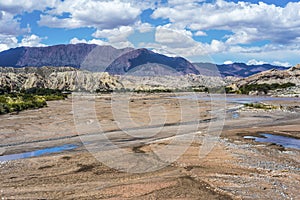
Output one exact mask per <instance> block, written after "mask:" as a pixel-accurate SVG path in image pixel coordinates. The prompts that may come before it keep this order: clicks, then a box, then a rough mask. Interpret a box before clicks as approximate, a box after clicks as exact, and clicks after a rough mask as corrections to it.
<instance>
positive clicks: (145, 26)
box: [135, 22, 154, 33]
mask: <svg viewBox="0 0 300 200" xmlns="http://www.w3.org/2000/svg"><path fill="white" fill-rule="evenodd" d="M135 28H136V29H137V30H138V31H139V32H140V33H147V32H150V31H152V30H153V29H154V27H153V26H152V25H151V24H149V23H141V22H137V23H136V24H135Z"/></svg>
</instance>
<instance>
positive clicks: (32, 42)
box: [19, 34, 46, 47]
mask: <svg viewBox="0 0 300 200" xmlns="http://www.w3.org/2000/svg"><path fill="white" fill-rule="evenodd" d="M42 40H43V38H40V37H39V36H37V35H34V34H33V35H27V36H24V38H23V39H22V41H21V43H20V44H19V46H29V47H43V46H46V45H44V44H42V43H41V41H42Z"/></svg>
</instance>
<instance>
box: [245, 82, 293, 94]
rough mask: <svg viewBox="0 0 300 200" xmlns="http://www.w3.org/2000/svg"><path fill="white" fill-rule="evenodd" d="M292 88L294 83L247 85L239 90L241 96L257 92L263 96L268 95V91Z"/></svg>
mask: <svg viewBox="0 0 300 200" xmlns="http://www.w3.org/2000/svg"><path fill="white" fill-rule="evenodd" d="M293 86H295V84H294V83H283V84H278V83H273V84H267V83H263V84H249V85H244V86H242V87H241V88H240V92H241V93H242V94H249V93H250V92H251V91H258V92H263V93H265V94H268V92H269V90H277V89H284V88H289V87H293Z"/></svg>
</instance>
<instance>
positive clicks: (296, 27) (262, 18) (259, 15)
mask: <svg viewBox="0 0 300 200" xmlns="http://www.w3.org/2000/svg"><path fill="white" fill-rule="evenodd" d="M299 10H300V2H290V3H288V4H287V5H286V7H284V8H282V7H277V6H275V5H268V4H265V3H262V2H260V3H258V4H252V3H248V2H238V3H235V2H227V1H224V0H217V1H216V2H215V3H202V4H180V5H174V6H173V7H170V6H165V7H160V8H158V9H156V10H155V11H154V13H153V14H152V17H153V18H155V19H157V18H164V19H169V20H170V21H171V22H172V23H173V24H178V25H180V26H186V27H188V28H190V29H192V30H195V31H203V30H211V29H218V30H229V31H232V32H233V34H232V35H230V36H229V37H228V43H230V44H245V43H249V42H253V41H260V40H262V39H264V40H270V41H272V42H274V43H280V44H285V43H289V42H293V41H294V40H295V39H296V38H297V37H299V36H300V15H299Z"/></svg>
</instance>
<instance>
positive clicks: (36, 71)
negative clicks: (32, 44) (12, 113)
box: [0, 67, 123, 92]
mask: <svg viewBox="0 0 300 200" xmlns="http://www.w3.org/2000/svg"><path fill="white" fill-rule="evenodd" d="M0 85H1V88H10V89H11V90H20V89H28V88H33V87H39V88H51V89H60V90H71V91H91V92H93V91H96V90H102V91H106V90H112V89H114V88H121V87H123V86H122V84H121V83H120V82H119V81H118V80H117V79H116V78H115V77H112V76H110V75H109V74H108V73H107V72H97V73H91V72H88V71H82V70H77V69H74V68H71V67H55V68H54V67H41V68H35V67H26V68H0Z"/></svg>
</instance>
